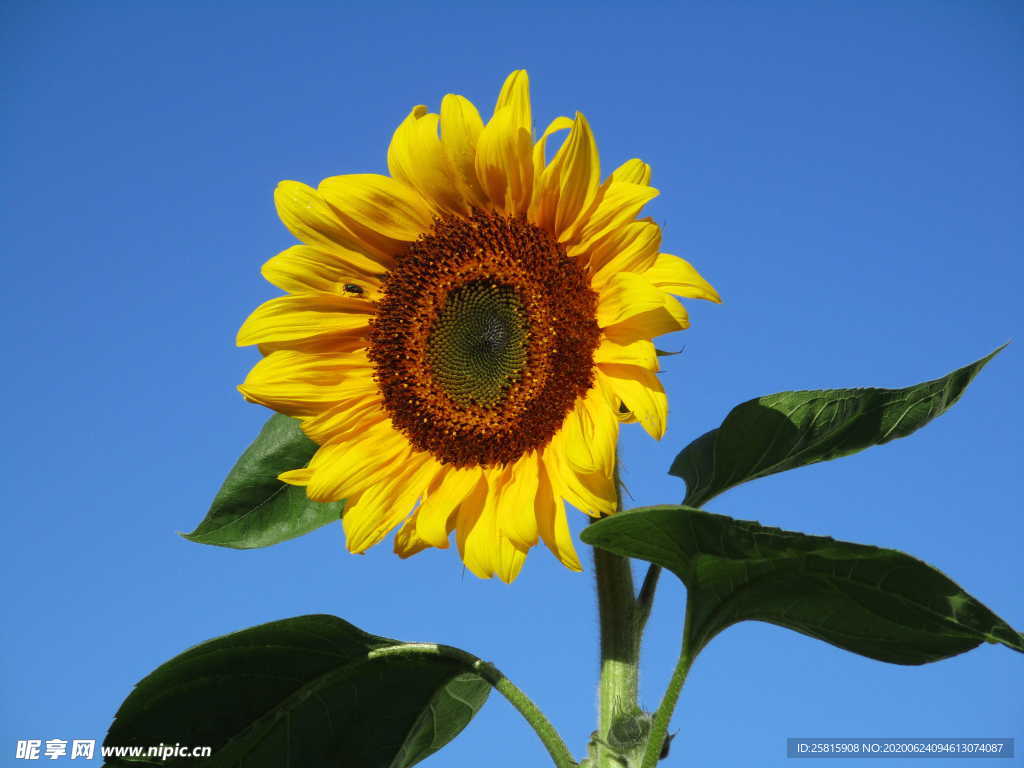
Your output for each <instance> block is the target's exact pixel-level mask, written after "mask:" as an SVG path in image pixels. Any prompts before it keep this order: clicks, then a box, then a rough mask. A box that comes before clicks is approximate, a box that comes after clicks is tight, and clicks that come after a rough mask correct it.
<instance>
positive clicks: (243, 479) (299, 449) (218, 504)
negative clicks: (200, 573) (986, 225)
mask: <svg viewBox="0 0 1024 768" xmlns="http://www.w3.org/2000/svg"><path fill="white" fill-rule="evenodd" d="M316 450H317V444H316V443H314V442H313V441H312V440H310V439H309V438H308V437H306V436H305V435H304V434H303V433H302V430H301V429H299V422H298V421H297V420H296V419H293V418H291V417H289V416H283V415H281V414H274V415H273V416H271V417H270V419H268V420H267V423H266V424H264V425H263V429H262V430H261V431H260V434H259V435H258V436H257V438H256V439H255V440H254V441H253V443H252V445H250V446H249V447H248V448H247V449H246V450H245V453H243V454H242V456H241V457H240V458H239V459H238V461H237V462H236V463H235V466H234V467H232V469H231V472H229V473H228V476H227V479H225V480H224V484H223V485H222V486H221V488H220V490H219V491H218V492H217V495H216V496H215V497H214V499H213V504H212V505H211V506H210V511H209V512H207V513H206V517H205V518H204V519H203V521H202V522H201V523H200V524H199V526H198V527H197V528H196V529H195V530H194V531H192V533H183V534H181V535H182V536H183V537H184V538H186V539H188V540H189V541H195V542H198V543H199V544H215V545H217V546H219V547H233V548H235V549H253V548H255V547H267V546H270V545H271V544H277V543H279V542H282V541H287V540H288V539H294V538H295V537H297V536H302V535H303V534H305V533H309V532H310V531H313V530H316V529H317V528H319V527H320V526H322V525H326V524H327V523H330V522H333V521H335V520H338V519H340V517H341V512H342V510H343V509H344V508H345V502H344V501H338V502H332V503H330V504H321V503H318V502H315V501H310V500H309V499H308V498H307V497H306V489H305V488H302V487H299V486H293V485H288V484H287V483H282V482H281V481H280V480H278V479H277V476H278V475H279V474H280V473H281V472H285V471H287V470H289V469H298V468H300V467H304V466H306V464H307V463H309V460H310V459H311V458H312V456H313V454H314V453H316Z"/></svg>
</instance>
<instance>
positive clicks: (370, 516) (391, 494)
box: [341, 453, 437, 552]
mask: <svg viewBox="0 0 1024 768" xmlns="http://www.w3.org/2000/svg"><path fill="white" fill-rule="evenodd" d="M391 469H392V471H391V473H390V474H389V475H388V476H387V477H386V478H384V479H382V480H380V481H378V482H377V483H375V484H374V485H372V486H370V487H368V488H367V489H366V490H364V491H363V492H362V493H361V494H360V495H359V496H358V498H357V499H356V500H355V503H351V504H348V505H346V507H345V511H344V512H343V513H342V516H341V524H342V526H343V527H344V529H345V544H346V546H347V547H348V551H349V552H364V551H365V550H367V549H369V548H370V547H372V546H373V545H374V544H377V543H378V542H379V541H380V540H381V539H383V538H384V537H385V536H387V535H388V532H390V531H391V530H392V529H393V528H394V527H395V526H396V525H398V524H399V523H400V522H401V521H402V520H403V519H405V517H406V516H407V515H408V514H409V512H410V511H411V510H412V508H413V505H415V504H416V500H417V499H418V498H419V497H420V496H421V495H422V494H423V492H424V491H425V490H426V487H427V483H428V482H429V480H430V475H431V474H432V473H433V472H436V471H437V463H436V462H435V461H434V460H433V459H432V458H431V457H430V454H428V453H413V454H412V455H411V456H410V457H409V459H408V460H407V461H405V462H404V463H403V464H402V465H401V468H400V469H398V470H397V471H396V469H395V467H392V468H391Z"/></svg>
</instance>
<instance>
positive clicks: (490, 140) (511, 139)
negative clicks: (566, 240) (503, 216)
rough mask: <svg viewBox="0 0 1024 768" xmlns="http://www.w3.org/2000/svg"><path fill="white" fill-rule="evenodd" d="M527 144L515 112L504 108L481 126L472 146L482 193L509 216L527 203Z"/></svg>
mask: <svg viewBox="0 0 1024 768" xmlns="http://www.w3.org/2000/svg"><path fill="white" fill-rule="evenodd" d="M531 144H532V139H531V136H530V134H529V133H528V132H527V131H526V130H524V129H523V128H521V127H520V126H519V121H518V118H517V115H516V113H515V112H514V111H513V110H512V108H511V107H505V108H503V109H499V110H498V111H497V112H495V113H494V117H492V118H491V120H490V122H489V123H487V125H486V126H484V130H483V132H482V133H481V134H480V141H479V143H478V144H477V147H476V175H477V178H478V179H479V180H480V185H481V187H483V190H484V193H485V194H486V195H487V198H488V199H489V200H490V201H491V203H492V204H493V205H494V207H495V208H497V209H498V210H499V211H502V212H504V213H507V214H509V215H511V216H516V215H519V214H520V213H522V212H524V211H525V210H526V209H527V208H528V206H529V203H530V195H531V192H532V190H531V186H532V184H533V165H532V161H531V159H530V145H531Z"/></svg>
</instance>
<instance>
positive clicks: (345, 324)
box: [236, 294, 374, 347]
mask: <svg viewBox="0 0 1024 768" xmlns="http://www.w3.org/2000/svg"><path fill="white" fill-rule="evenodd" d="M373 315H374V307H373V305H372V304H370V303H369V302H368V301H365V300H363V299H351V298H348V297H346V296H327V295H325V294H306V295H301V294H300V295H296V296H279V297H278V298H276V299H271V300H270V301H267V302H265V303H263V304H261V305H260V306H259V307H257V308H256V310H255V311H254V312H253V313H252V314H251V315H249V317H248V319H247V320H246V321H245V322H244V323H243V324H242V327H241V328H239V329H238V337H237V339H236V343H237V344H238V346H240V347H245V346H248V345H250V344H264V343H272V342H283V341H292V340H300V339H314V338H323V337H328V336H337V335H343V334H347V335H354V334H357V333H362V332H364V331H366V330H367V329H368V328H369V324H370V319H371V318H372V317H373Z"/></svg>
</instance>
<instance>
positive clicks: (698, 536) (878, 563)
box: [583, 506, 1024, 664]
mask: <svg viewBox="0 0 1024 768" xmlns="http://www.w3.org/2000/svg"><path fill="white" fill-rule="evenodd" d="M583 540H584V541H585V542H586V543H588V544H592V545H593V546H595V547H601V548H602V549H606V550H609V551H610V552H614V553H616V554H619V555H623V556H626V557H636V558H640V559H641V560H647V561H649V562H652V563H655V564H657V565H660V566H662V567H664V568H667V569H669V570H670V571H672V572H673V573H675V574H676V576H678V577H679V578H680V579H682V581H683V583H684V584H686V589H687V601H688V603H689V605H688V609H687V610H688V611H689V620H688V633H689V642H690V643H691V647H692V648H693V652H694V653H696V652H698V651H699V650H700V649H701V648H702V647H703V646H704V645H705V644H706V643H707V642H708V641H709V640H710V639H711V638H712V637H714V636H715V635H716V634H718V633H719V632H721V631H722V630H723V629H725V628H726V627H729V626H731V625H732V624H735V623H737V622H740V621H744V620H748V619H750V620H756V621H766V622H769V623H772V624H778V625H779V626H783V627H788V628H789V629H794V630H796V631H797V632H802V633H804V634H805V635H810V636H811V637H816V638H818V639H820V640H824V641H826V642H829V643H832V644H833V645H837V646H839V647H840V648H844V649H846V650H848V651H853V652H854V653H859V654H861V655H862V656H868V657H870V658H873V659H879V660H880V661H888V662H892V663H894V664H925V663H928V662H931V661H938V660H939V659H944V658H947V657H949V656H955V655H956V654H958V653H963V652H965V651H969V650H971V649H972V648H974V647H976V646H977V645H979V644H980V643H982V642H990V643H1002V644H1003V645H1005V646H1007V647H1009V648H1013V649H1014V650H1017V651H1021V652H1024V638H1022V637H1021V635H1019V634H1018V633H1017V632H1015V631H1014V630H1013V629H1011V628H1010V627H1009V626H1008V625H1007V624H1006V622H1004V621H1003V620H1002V619H1000V618H999V617H998V616H996V615H995V614H994V613H992V611H990V610H989V609H988V608H986V607H985V606H984V605H982V604H981V603H980V602H978V601H977V600H976V599H975V598H973V597H971V596H970V595H969V594H967V593H966V592H964V591H963V589H961V588H960V587H959V586H957V584H955V583H954V582H953V581H951V580H950V579H949V578H948V577H946V576H945V575H943V574H942V573H940V572H939V571H937V570H936V569H934V568H932V567H931V566H930V565H927V564H926V563H923V562H921V561H920V560H916V559H914V558H913V557H911V556H910V555H907V554H904V553H902V552H897V551H895V550H892V549H880V548H878V547H869V546H865V545H863V544H851V543H849V542H844V541H835V540H834V539H830V538H824V537H821V536H807V535H805V534H802V533H792V532H789V531H782V530H779V529H778V528H766V527H763V526H761V525H759V524H757V523H752V522H744V521H740V520H733V519H732V518H730V517H724V516H722V515H712V514H709V513H708V512H702V511H700V510H696V509H691V508H689V507H675V506H665V507H646V508H640V509H634V510H630V511H628V512H623V513H620V514H618V515H614V516H612V517H608V518H604V519H603V520H599V521H598V522H596V523H594V524H593V525H591V526H589V527H587V528H586V529H585V530H584V531H583Z"/></svg>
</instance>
